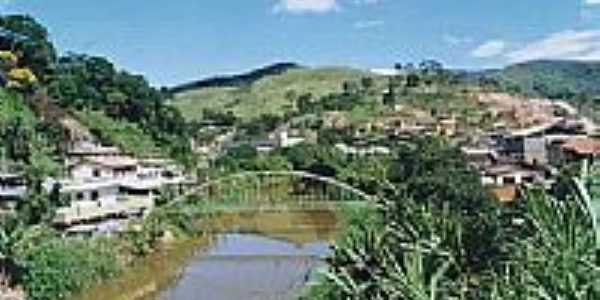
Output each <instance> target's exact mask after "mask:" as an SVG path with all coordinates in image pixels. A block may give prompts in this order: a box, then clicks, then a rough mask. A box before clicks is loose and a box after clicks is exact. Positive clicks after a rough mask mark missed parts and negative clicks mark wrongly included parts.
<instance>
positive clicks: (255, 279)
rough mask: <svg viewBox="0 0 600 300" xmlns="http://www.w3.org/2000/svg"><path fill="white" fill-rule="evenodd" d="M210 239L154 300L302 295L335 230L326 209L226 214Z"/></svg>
mask: <svg viewBox="0 0 600 300" xmlns="http://www.w3.org/2000/svg"><path fill="white" fill-rule="evenodd" d="M221 221H222V224H221V225H220V226H217V227H216V228H220V230H219V232H216V233H215V239H214V242H213V243H211V245H210V246H208V247H207V248H203V249H201V251H199V252H198V253H197V254H196V255H195V256H194V257H193V258H192V259H190V260H189V261H188V262H187V264H186V266H185V267H184V268H183V271H182V273H181V275H180V276H179V278H178V279H177V280H176V281H175V282H174V283H172V284H171V285H170V286H168V287H167V288H165V289H163V290H162V291H161V292H160V293H159V294H158V296H157V297H156V299H157V300H202V299H207V300H240V299H244V300H271V299H273V300H275V299H277V300H279V299H281V300H288V299H295V298H297V297H298V296H300V295H301V293H302V292H303V291H304V288H305V286H306V284H307V283H309V282H310V281H311V280H312V279H314V276H315V275H316V274H317V273H318V271H319V270H322V267H323V266H324V263H323V261H322V259H323V258H324V257H325V256H327V254H328V253H329V251H330V245H331V243H332V242H333V240H334V239H335V237H336V234H337V232H338V222H337V218H336V216H335V213H333V212H331V211H326V210H317V211H290V212H245V213H230V214H226V215H223V216H222V217H221Z"/></svg>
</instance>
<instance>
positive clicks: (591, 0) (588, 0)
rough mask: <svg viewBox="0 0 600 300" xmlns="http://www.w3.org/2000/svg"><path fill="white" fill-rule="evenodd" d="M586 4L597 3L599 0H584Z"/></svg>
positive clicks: (599, 2)
mask: <svg viewBox="0 0 600 300" xmlns="http://www.w3.org/2000/svg"><path fill="white" fill-rule="evenodd" d="M584 1H585V4H587V5H597V4H600V0H584Z"/></svg>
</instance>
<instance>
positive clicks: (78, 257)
mask: <svg viewBox="0 0 600 300" xmlns="http://www.w3.org/2000/svg"><path fill="white" fill-rule="evenodd" d="M22 255H23V258H22V259H21V261H23V262H24V263H23V267H24V270H25V271H24V274H23V278H22V280H21V282H22V285H23V287H24V288H25V290H26V292H27V295H28V297H29V299H31V300H56V299H65V298H67V297H69V296H70V295H72V294H73V293H76V292H78V291H80V290H81V289H83V288H86V287H88V286H90V285H92V284H94V283H97V282H98V281H102V280H106V279H108V278H111V277H113V276H115V275H116V274H117V273H118V272H119V270H120V266H119V263H118V261H117V258H116V256H115V254H114V251H113V247H112V244H111V243H110V242H109V241H106V240H89V241H83V240H81V241H80V240H60V239H50V240H47V241H45V242H42V243H41V244H40V245H38V246H36V247H33V248H31V249H29V251H27V253H23V254H22Z"/></svg>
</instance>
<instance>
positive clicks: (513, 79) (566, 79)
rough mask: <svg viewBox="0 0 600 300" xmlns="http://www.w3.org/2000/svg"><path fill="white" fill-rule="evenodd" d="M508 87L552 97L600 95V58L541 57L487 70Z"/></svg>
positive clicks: (489, 75)
mask: <svg viewBox="0 0 600 300" xmlns="http://www.w3.org/2000/svg"><path fill="white" fill-rule="evenodd" d="M483 76H484V77H486V78H492V79H495V80H497V81H498V82H499V83H500V84H501V86H503V87H504V88H506V89H509V90H512V91H515V92H522V93H525V94H530V95H536V96H544V97H550V98H570V97H572V96H573V95H575V94H581V93H584V94H591V95H600V62H579V61H560V60H540V61H532V62H526V63H522V64H516V65H511V66H508V67H506V68H504V69H502V70H497V71H489V72H485V73H484V75H483Z"/></svg>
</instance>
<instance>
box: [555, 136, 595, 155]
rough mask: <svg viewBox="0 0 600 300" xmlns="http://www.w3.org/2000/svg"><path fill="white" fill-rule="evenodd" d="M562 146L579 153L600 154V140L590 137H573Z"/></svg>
mask: <svg viewBox="0 0 600 300" xmlns="http://www.w3.org/2000/svg"><path fill="white" fill-rule="evenodd" d="M562 148H563V149H564V150H567V151H572V152H575V153H576V154H579V155H590V154H600V140H597V139H590V138H578V139H571V140H568V141H567V142H566V143H565V144H564V145H563V146H562Z"/></svg>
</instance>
